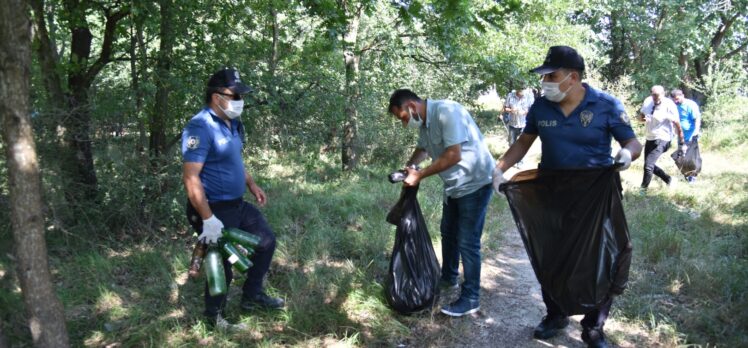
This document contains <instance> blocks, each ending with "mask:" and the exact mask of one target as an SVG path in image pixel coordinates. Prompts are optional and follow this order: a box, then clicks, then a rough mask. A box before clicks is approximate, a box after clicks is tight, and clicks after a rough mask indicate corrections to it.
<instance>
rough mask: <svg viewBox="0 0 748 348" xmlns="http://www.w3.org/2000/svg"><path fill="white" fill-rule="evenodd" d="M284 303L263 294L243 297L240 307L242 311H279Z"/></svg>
mask: <svg viewBox="0 0 748 348" xmlns="http://www.w3.org/2000/svg"><path fill="white" fill-rule="evenodd" d="M285 305H286V302H285V301H283V299H282V298H278V297H270V296H268V295H267V294H265V293H264V292H260V293H259V294H257V295H254V296H251V297H243V298H242V303H241V307H242V309H244V310H248V311H249V310H253V309H257V308H269V309H279V308H283V306H285Z"/></svg>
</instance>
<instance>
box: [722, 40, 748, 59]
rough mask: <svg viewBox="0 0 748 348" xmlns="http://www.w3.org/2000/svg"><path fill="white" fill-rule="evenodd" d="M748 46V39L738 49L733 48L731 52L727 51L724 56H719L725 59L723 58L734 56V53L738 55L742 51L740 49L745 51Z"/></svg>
mask: <svg viewBox="0 0 748 348" xmlns="http://www.w3.org/2000/svg"><path fill="white" fill-rule="evenodd" d="M746 47H748V41H746V42H743V44H742V45H740V46H738V48H736V49H734V50H732V51H730V52H727V53H726V54H725V55H723V56H722V57H719V59H720V60H723V59H730V58H732V56H734V55H736V54H738V53H740V51H744V50H745V49H746Z"/></svg>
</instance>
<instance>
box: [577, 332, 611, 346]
mask: <svg viewBox="0 0 748 348" xmlns="http://www.w3.org/2000/svg"><path fill="white" fill-rule="evenodd" d="M582 341H584V343H587V347H590V348H608V342H606V341H605V333H604V332H603V329H602V328H594V327H585V328H584V330H582Z"/></svg>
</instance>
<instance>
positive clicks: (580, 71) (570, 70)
mask: <svg viewBox="0 0 748 348" xmlns="http://www.w3.org/2000/svg"><path fill="white" fill-rule="evenodd" d="M559 70H566V71H569V72H576V73H577V75H579V79H580V80H581V79H583V78H584V69H576V68H561V69H559Z"/></svg>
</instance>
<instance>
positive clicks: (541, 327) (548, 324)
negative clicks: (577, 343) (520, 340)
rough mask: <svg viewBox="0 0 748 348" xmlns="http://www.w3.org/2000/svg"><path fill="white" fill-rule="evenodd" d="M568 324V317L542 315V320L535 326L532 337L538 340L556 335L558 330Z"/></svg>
mask: <svg viewBox="0 0 748 348" xmlns="http://www.w3.org/2000/svg"><path fill="white" fill-rule="evenodd" d="M568 325H569V318H567V317H564V316H549V315H546V316H545V317H543V321H541V322H540V324H538V326H536V327H535V331H534V332H533V334H532V335H533V337H535V338H537V339H539V340H545V339H549V338H551V337H553V336H556V335H558V333H559V331H561V330H562V329H563V328H565V327H567V326H568Z"/></svg>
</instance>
